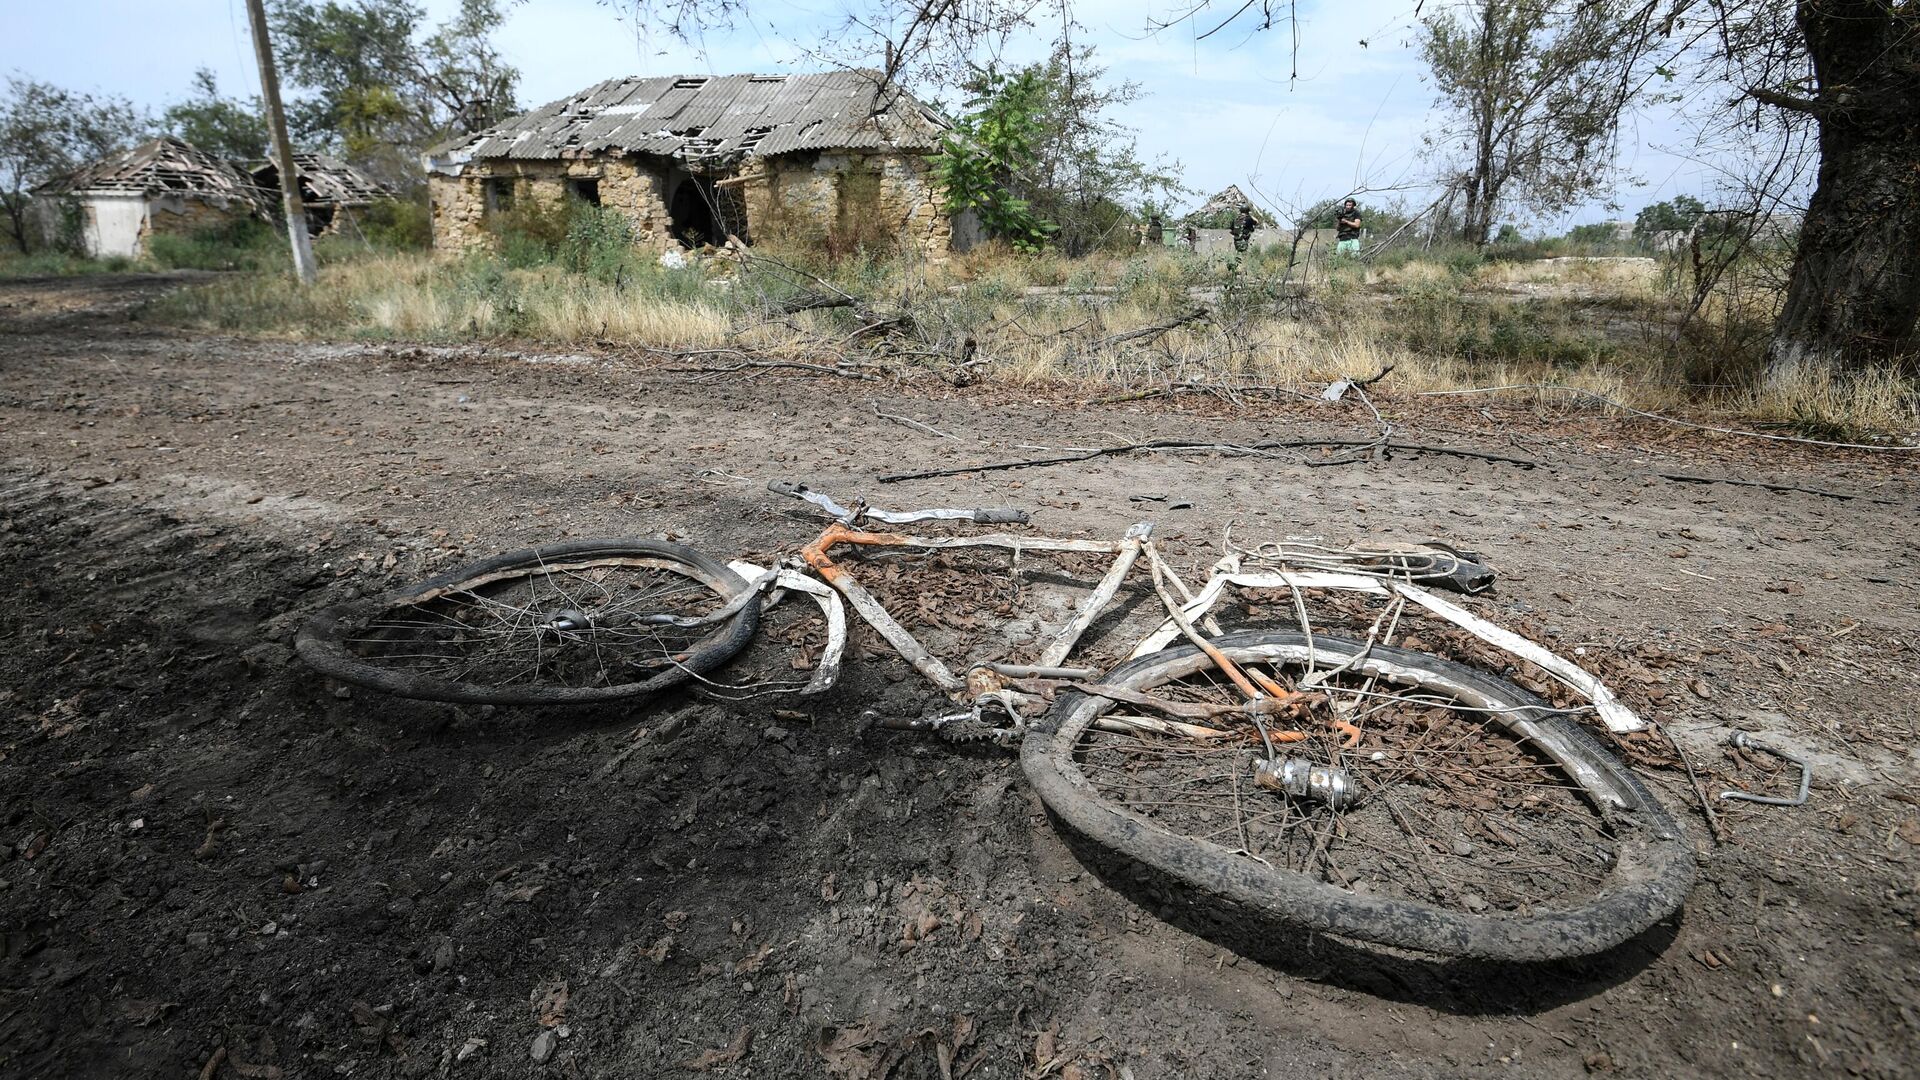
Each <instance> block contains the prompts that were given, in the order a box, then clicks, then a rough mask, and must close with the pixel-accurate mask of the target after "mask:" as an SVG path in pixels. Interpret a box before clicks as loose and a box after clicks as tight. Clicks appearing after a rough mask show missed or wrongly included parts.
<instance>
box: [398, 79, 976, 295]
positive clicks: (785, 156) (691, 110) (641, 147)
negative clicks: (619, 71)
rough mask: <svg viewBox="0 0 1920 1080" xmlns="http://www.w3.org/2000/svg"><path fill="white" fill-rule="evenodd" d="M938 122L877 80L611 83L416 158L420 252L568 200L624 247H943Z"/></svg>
mask: <svg viewBox="0 0 1920 1080" xmlns="http://www.w3.org/2000/svg"><path fill="white" fill-rule="evenodd" d="M947 126H948V125H947V123H946V121H945V120H944V119H942V118H941V117H940V115H939V114H938V113H936V112H934V111H933V110H932V109H930V108H928V107H926V106H925V105H922V104H921V103H920V102H918V101H915V100H914V99H913V98H912V97H911V96H909V95H908V94H906V93H905V92H903V91H901V90H899V89H898V88H895V87H886V88H884V89H883V88H881V87H880V86H879V80H878V78H877V76H875V75H873V74H871V73H868V72H860V71H838V72H828V73H825V74H817V75H724V76H701V75H695V76H684V77H663V78H623V79H612V80H609V81H607V82H603V83H600V84H598V85H596V86H592V87H589V88H588V89H586V90H583V91H581V92H580V93H578V94H575V95H574V96H572V97H569V98H565V99H563V100H560V101H555V102H552V103H551V104H548V105H545V106H542V107H541V108H538V109H535V110H533V111H532V112H529V113H526V114H524V115H521V116H516V117H514V118H513V119H511V120H507V121H505V122H504V123H501V124H499V125H497V126H495V127H493V128H490V129H488V130H486V131H484V132H481V133H479V134H477V135H471V136H465V137H462V138H459V139H455V140H452V141H450V142H447V143H445V144H443V145H441V146H438V147H435V148H434V149H433V150H432V151H430V152H429V153H428V154H427V157H426V165H427V171H428V186H429V189H430V191H431V194H432V200H433V243H434V248H435V249H436V250H437V251H441V252H446V253H457V252H460V251H465V250H469V249H474V248H481V247H484V246H487V245H489V244H491V243H492V242H493V241H492V236H491V235H490V233H489V229H488V224H489V221H490V219H492V218H493V217H494V216H495V215H498V214H501V213H503V212H505V211H509V210H511V209H512V208H514V207H516V206H521V205H523V204H525V203H527V202H545V203H547V204H549V205H554V204H558V203H559V201H560V200H562V199H565V198H567V197H569V196H571V197H574V198H578V199H581V200H584V201H585V202H588V203H591V204H593V205H596V206H600V207H604V208H609V209H613V210H617V211H618V212H620V213H621V214H623V215H625V216H626V218H627V219H628V220H629V221H630V222H631V224H632V226H633V231H634V234H635V236H636V238H637V240H638V242H639V243H640V244H641V245H643V246H645V247H649V248H653V249H657V250H661V251H665V250H667V249H669V248H672V247H676V246H684V247H697V246H699V245H702V244H714V245H719V244H723V243H725V242H726V239H727V237H729V236H732V237H737V238H738V239H739V240H741V241H742V242H744V243H748V244H757V243H766V242H770V241H777V242H784V243H788V244H798V245H807V246H819V247H824V248H830V249H839V250H851V249H853V248H856V247H869V248H871V247H876V246H894V245H904V246H906V247H908V248H910V249H913V250H918V251H920V252H922V253H923V254H926V255H928V256H931V257H934V258H940V257H943V256H945V255H946V254H947V253H948V252H949V251H950V250H951V249H952V246H953V223H952V222H951V221H950V220H949V218H948V215H947V214H946V212H945V211H944V210H943V209H942V206H941V198H940V193H939V192H938V191H937V190H936V184H935V183H934V181H933V179H932V177H931V169H930V164H929V160H928V157H929V155H930V154H931V153H932V152H933V151H934V150H936V149H937V148H938V145H939V140H940V137H941V134H942V133H943V132H944V131H945V130H946V129H947Z"/></svg>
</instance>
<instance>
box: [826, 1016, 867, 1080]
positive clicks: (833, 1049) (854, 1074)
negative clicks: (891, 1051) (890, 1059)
mask: <svg viewBox="0 0 1920 1080" xmlns="http://www.w3.org/2000/svg"><path fill="white" fill-rule="evenodd" d="M878 1042H879V1039H878V1038H876V1037H875V1036H874V1034H873V1027H872V1023H871V1022H870V1021H866V1020H862V1021H861V1022H860V1023H859V1024H857V1025H854V1026H852V1027H843V1028H824V1029H822V1030H821V1032H820V1039H819V1041H818V1042H817V1043H815V1044H814V1049H815V1051H817V1052H818V1053H819V1055H820V1060H821V1062H822V1063H823V1064H825V1065H826V1067H827V1072H828V1073H829V1074H830V1075H832V1076H836V1077H840V1078H841V1080H873V1070H874V1066H876V1065H878V1064H879V1063H880V1054H879V1052H875V1051H873V1050H872V1048H873V1047H874V1045H875V1044H876V1043H878Z"/></svg>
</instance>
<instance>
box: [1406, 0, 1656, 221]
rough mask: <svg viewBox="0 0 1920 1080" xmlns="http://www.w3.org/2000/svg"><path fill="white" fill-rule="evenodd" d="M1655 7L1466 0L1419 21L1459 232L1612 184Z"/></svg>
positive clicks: (1608, 0)
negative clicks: (1451, 171)
mask: <svg viewBox="0 0 1920 1080" xmlns="http://www.w3.org/2000/svg"><path fill="white" fill-rule="evenodd" d="M1654 11H1655V8H1654V7H1651V6H1645V5H1641V4H1639V3H1637V2H1636V0H1593V2H1591V3H1583V4H1578V5H1573V6H1572V7H1570V8H1557V7H1554V6H1553V5H1548V4H1536V3H1526V2H1522V0H1468V2H1467V3H1465V4H1464V5H1460V6H1450V7H1447V8H1443V9H1441V10H1439V11H1436V12H1434V13H1432V14H1429V15H1427V16H1426V18H1424V19H1423V20H1421V24H1420V38H1421V52H1422V54H1423V56H1424V57H1425V59H1426V61H1427V65H1428V67H1429V68H1430V69H1431V70H1432V72H1433V82H1434V88H1435V90H1436V91H1437V93H1438V97H1439V104H1440V108H1441V109H1442V111H1443V115H1444V116H1445V117H1446V124H1445V126H1444V127H1443V128H1442V130H1441V131H1440V132H1438V133H1437V134H1436V135H1434V136H1432V137H1431V138H1430V140H1429V148H1430V151H1431V152H1432V153H1434V154H1435V155H1436V156H1439V157H1442V158H1444V159H1446V160H1448V161H1451V162H1452V163H1454V167H1455V169H1456V170H1457V172H1456V175H1455V176H1454V177H1453V179H1452V183H1453V185H1454V187H1455V189H1456V190H1457V191H1458V192H1460V193H1461V195H1462V201H1463V203H1464V213H1463V215H1462V221H1461V235H1462V238H1463V239H1465V240H1467V241H1468V242H1470V243H1474V244H1485V243H1487V241H1488V238H1489V237H1490V236H1491V235H1492V233H1493V225H1494V221H1495V219H1496V217H1497V216H1498V214H1499V213H1500V211H1501V209H1502V208H1503V207H1506V206H1509V205H1524V206H1525V207H1526V209H1527V211H1528V212H1529V213H1531V214H1536V215H1539V216H1541V217H1547V216H1551V215H1554V214H1557V213H1560V212H1562V211H1564V210H1566V209H1567V208H1569V207H1571V206H1575V205H1577V204H1579V203H1581V202H1584V201H1586V200H1587V199H1588V198H1590V197H1592V196H1593V195H1595V194H1597V193H1599V192H1602V191H1604V190H1606V189H1607V188H1608V187H1609V186H1611V184H1612V180H1613V176H1614V173H1615V170H1616V168H1617V164H1616V162H1615V154H1614V148H1615V146H1616V144H1617V142H1618V138H1619V129H1620V115H1621V113H1622V111H1623V110H1625V109H1626V108H1627V107H1628V106H1629V105H1630V104H1631V103H1633V102H1634V101H1635V100H1637V99H1638V98H1640V96H1641V93H1642V84H1641V82H1640V81H1639V80H1636V79H1635V78H1633V72H1634V71H1635V70H1636V65H1637V64H1638V63H1639V62H1640V60H1641V58H1642V57H1643V55H1644V50H1645V47H1646V44H1647V42H1648V41H1649V40H1650V39H1651V38H1652V37H1653V36H1654V35H1655V34H1656V33H1657V31H1655V30H1654V29H1653V28H1652V27H1651V26H1650V20H1651V19H1652V18H1653V12H1654ZM1668 29H1669V30H1671V26H1669V27H1668Z"/></svg>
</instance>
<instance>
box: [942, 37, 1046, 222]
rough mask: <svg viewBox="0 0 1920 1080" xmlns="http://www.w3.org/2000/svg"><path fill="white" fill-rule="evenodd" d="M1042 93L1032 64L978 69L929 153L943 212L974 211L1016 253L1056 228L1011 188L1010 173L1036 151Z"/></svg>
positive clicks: (1021, 171) (1026, 166) (1025, 168)
mask: <svg viewBox="0 0 1920 1080" xmlns="http://www.w3.org/2000/svg"><path fill="white" fill-rule="evenodd" d="M1045 93H1046V88H1045V87H1044V86H1042V85H1041V82H1040V75H1039V71H1038V69H1037V68H1027V69H1025V70H1023V71H1020V72H1018V73H1017V74H1014V75H1004V74H1001V73H999V72H994V71H988V72H986V73H984V74H983V75H982V76H981V77H980V78H979V80H977V82H976V83H975V86H974V96H973V98H972V100H970V101H969V102H968V103H967V111H966V112H965V113H963V114H961V116H960V118H959V119H958V120H956V121H954V125H953V130H952V131H950V132H948V133H947V134H946V135H945V136H943V137H942V138H941V140H940V150H939V152H938V153H937V154H935V155H934V157H933V175H934V178H935V179H936V180H937V181H938V182H939V184H940V187H941V190H942V191H943V192H945V199H946V210H947V212H948V213H950V214H957V213H961V212H964V211H968V210H971V211H973V212H974V213H976V214H978V215H979V216H980V224H981V225H982V226H984V227H985V228H986V230H987V232H988V233H989V234H990V235H993V236H996V237H999V238H1001V239H1004V240H1006V241H1007V242H1008V243H1010V244H1012V245H1013V248H1014V250H1015V251H1038V250H1039V249H1040V247H1041V245H1043V244H1045V243H1046V241H1047V237H1049V236H1050V235H1052V234H1053V232H1054V231H1055V230H1056V228H1057V226H1055V225H1054V224H1053V223H1052V222H1050V221H1048V220H1046V219H1045V218H1043V217H1041V216H1040V214H1039V213H1038V212H1036V211H1035V210H1034V208H1033V205H1032V204H1031V203H1030V202H1028V201H1027V200H1026V199H1023V198H1021V197H1020V196H1019V195H1018V194H1016V193H1015V191H1014V185H1015V182H1016V178H1017V177H1022V176H1025V175H1027V174H1028V172H1029V170H1031V169H1032V168H1033V165H1034V162H1035V160H1036V157H1037V154H1036V152H1035V149H1034V147H1035V143H1036V142H1037V141H1038V140H1039V138H1040V136H1041V127H1040V119H1039V114H1040V108H1041V101H1042V97H1043V95H1044V94H1045Z"/></svg>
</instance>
